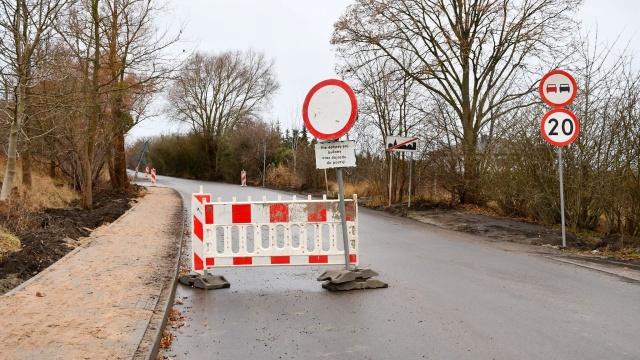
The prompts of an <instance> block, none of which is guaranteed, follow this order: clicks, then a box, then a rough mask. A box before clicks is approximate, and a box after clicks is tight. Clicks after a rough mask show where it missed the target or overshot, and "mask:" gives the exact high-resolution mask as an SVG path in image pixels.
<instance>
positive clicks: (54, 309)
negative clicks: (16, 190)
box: [0, 187, 183, 360]
mask: <svg viewBox="0 0 640 360" xmlns="http://www.w3.org/2000/svg"><path fill="white" fill-rule="evenodd" d="M182 231H183V219H182V200H181V198H180V196H179V194H178V193H177V192H176V191H175V190H173V189H170V188H162V187H149V188H148V192H147V194H146V195H145V196H144V197H143V198H142V199H140V201H139V202H138V203H137V204H136V205H134V207H133V208H132V209H131V210H129V211H128V212H127V213H126V214H125V215H124V216H122V217H121V218H119V219H118V220H117V221H115V222H113V223H112V224H109V225H106V226H103V227H101V228H98V229H96V230H95V231H93V232H92V234H91V236H90V238H89V239H88V241H87V242H86V243H84V244H83V245H82V246H80V247H78V248H77V249H75V250H74V251H73V252H71V253H69V254H68V255H67V256H65V257H64V258H62V259H61V260H60V261H58V262H56V263H55V264H54V265H52V266H51V267H49V268H47V269H46V270H45V271H43V272H41V273H40V274H38V275H37V276H35V277H33V278H32V279H30V280H29V281H27V282H25V283H24V284H22V285H20V286H19V287H17V288H15V289H14V290H12V291H10V292H9V293H7V294H5V295H3V296H0V313H1V314H2V326H0V359H65V360H66V359H146V358H149V357H151V355H152V353H153V352H154V349H155V348H156V347H157V341H159V337H160V335H161V333H162V328H163V319H164V318H165V313H166V311H167V309H168V308H169V307H170V306H171V304H170V299H171V297H172V295H173V291H174V289H175V278H176V272H177V269H178V261H179V257H180V244H181V239H182Z"/></svg>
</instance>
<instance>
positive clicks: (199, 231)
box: [193, 215, 204, 241]
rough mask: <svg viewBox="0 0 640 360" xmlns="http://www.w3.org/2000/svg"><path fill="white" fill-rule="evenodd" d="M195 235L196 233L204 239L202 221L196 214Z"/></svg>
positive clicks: (199, 237)
mask: <svg viewBox="0 0 640 360" xmlns="http://www.w3.org/2000/svg"><path fill="white" fill-rule="evenodd" d="M193 235H195V236H196V237H197V238H198V239H199V240H200V241H204V230H203V227H202V222H201V221H200V219H198V217H197V216H195V215H194V216H193Z"/></svg>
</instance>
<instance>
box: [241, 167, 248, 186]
mask: <svg viewBox="0 0 640 360" xmlns="http://www.w3.org/2000/svg"><path fill="white" fill-rule="evenodd" d="M240 186H247V172H246V171H244V170H242V171H241V172H240Z"/></svg>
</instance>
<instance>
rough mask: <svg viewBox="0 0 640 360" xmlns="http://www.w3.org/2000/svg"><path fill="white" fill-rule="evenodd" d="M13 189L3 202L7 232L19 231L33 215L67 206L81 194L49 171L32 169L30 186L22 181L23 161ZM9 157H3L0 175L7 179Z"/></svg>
mask: <svg viewBox="0 0 640 360" xmlns="http://www.w3.org/2000/svg"><path fill="white" fill-rule="evenodd" d="M16 170H17V172H16V177H15V179H14V181H13V191H12V194H11V197H10V198H9V200H8V201H5V202H4V203H2V204H0V226H3V227H4V231H5V232H17V231H20V230H24V229H25V228H27V227H29V226H31V222H32V219H33V215H34V214H35V213H38V212H40V211H42V210H43V209H45V208H62V207H65V206H68V205H69V203H71V202H72V201H73V200H76V199H79V198H80V195H79V194H78V193H77V192H75V191H74V190H72V189H70V188H68V187H67V186H66V185H65V182H64V181H61V180H56V179H51V178H50V177H49V176H47V175H44V174H46V172H43V171H38V169H35V171H34V172H33V173H32V185H31V187H30V188H27V187H26V186H24V185H23V184H22V173H21V168H20V164H18V168H17V169H16ZM5 171H6V161H5V160H2V161H0V176H2V179H3V180H4V173H5Z"/></svg>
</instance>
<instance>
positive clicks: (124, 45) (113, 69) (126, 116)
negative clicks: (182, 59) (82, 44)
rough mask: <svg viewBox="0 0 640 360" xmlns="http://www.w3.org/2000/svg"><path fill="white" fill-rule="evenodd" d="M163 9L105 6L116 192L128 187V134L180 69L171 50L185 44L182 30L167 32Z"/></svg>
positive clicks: (125, 3) (129, 0) (127, 3)
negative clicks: (160, 19) (159, 21)
mask: <svg viewBox="0 0 640 360" xmlns="http://www.w3.org/2000/svg"><path fill="white" fill-rule="evenodd" d="M162 11H165V9H164V8H163V7H162V5H160V4H159V3H158V1H152V0H108V1H105V2H104V7H103V8H102V12H103V13H104V14H105V16H104V18H102V21H101V34H103V37H102V38H101V39H100V40H99V41H100V43H101V46H102V47H103V50H102V51H104V53H105V54H106V56H105V57H106V64H104V67H105V68H106V69H108V72H107V74H108V75H106V76H105V78H104V79H102V81H103V82H105V83H106V86H105V88H106V89H104V90H102V91H103V92H104V91H106V92H108V96H107V98H108V99H107V102H108V106H107V108H106V110H107V112H108V114H106V115H107V116H106V118H107V119H106V120H107V122H109V123H110V131H111V136H112V140H111V148H112V149H113V154H112V155H111V156H110V158H109V174H110V177H111V184H112V186H113V187H114V188H123V187H125V186H126V185H127V174H126V161H125V148H124V145H125V144H124V136H125V134H126V133H127V132H128V131H129V129H131V128H132V127H133V126H134V125H135V124H136V123H138V122H139V121H140V120H141V119H142V118H143V116H144V114H145V107H146V105H148V103H149V101H148V100H149V98H150V97H151V96H152V95H153V93H155V92H157V91H159V90H161V89H162V86H161V85H162V83H163V81H164V80H166V79H167V77H168V75H169V74H171V73H172V72H173V71H174V70H175V69H176V68H177V65H178V62H177V61H176V59H175V56H172V55H170V54H169V52H168V51H166V50H167V49H168V47H169V46H171V45H173V44H175V43H176V42H178V41H179V38H180V31H178V32H176V33H169V32H168V31H166V30H164V31H162V30H160V29H158V28H157V27H156V26H155V25H154V23H153V20H154V19H155V18H156V16H157V15H158V14H159V13H160V12H162Z"/></svg>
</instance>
